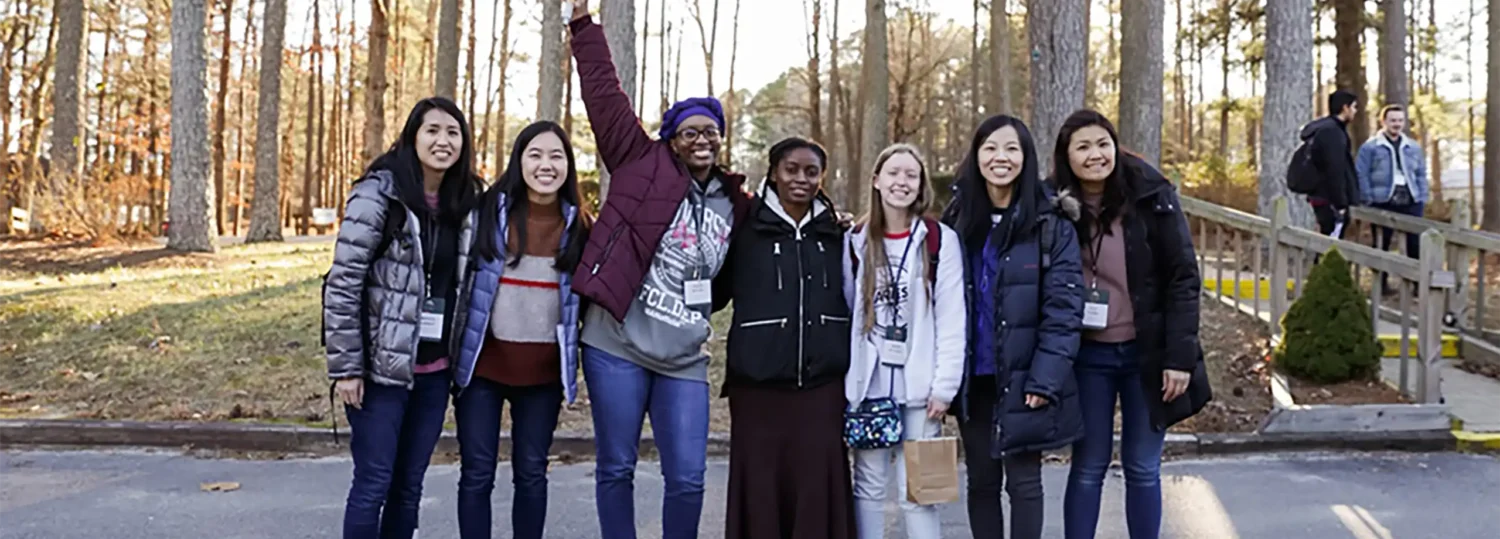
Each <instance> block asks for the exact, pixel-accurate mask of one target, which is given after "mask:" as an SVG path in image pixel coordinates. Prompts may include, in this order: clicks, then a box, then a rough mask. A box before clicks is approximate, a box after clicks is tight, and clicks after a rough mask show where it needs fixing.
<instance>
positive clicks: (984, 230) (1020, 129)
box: [952, 114, 1046, 252]
mask: <svg viewBox="0 0 1500 539" xmlns="http://www.w3.org/2000/svg"><path fill="white" fill-rule="evenodd" d="M1006 127H1010V128H1013V129H1015V130H1016V135H1017V138H1019V139H1020V140H1021V156H1022V158H1023V162H1022V163H1021V174H1020V176H1017V177H1016V180H1015V182H1013V183H1011V187H1010V207H1009V208H1007V209H1006V210H1005V211H1006V218H1005V222H1007V223H1011V225H1010V227H1011V229H1010V230H1011V232H1012V233H1013V234H1019V235H1018V236H1015V237H1016V238H1018V239H1019V238H1027V237H1030V234H1032V233H1033V231H1034V229H1035V228H1036V227H1035V226H1027V224H1029V223H1035V222H1036V217H1037V213H1038V212H1039V211H1040V210H1039V209H1038V208H1037V206H1039V205H1040V201H1041V200H1042V198H1043V197H1044V196H1046V193H1045V191H1044V190H1043V189H1042V180H1041V175H1040V172H1038V165H1040V163H1039V162H1038V161H1037V155H1036V141H1034V140H1033V139H1032V137H1031V129H1028V128H1027V127H1026V122H1023V121H1021V119H1020V118H1016V117H1014V116H1007V115H1003V114H1002V115H999V116H991V117H990V118H989V119H987V120H985V121H984V122H983V123H981V124H979V128H978V129H976V130H974V138H973V140H972V141H971V142H970V143H969V152H968V153H966V154H964V160H963V163H961V164H960V165H959V166H958V178H957V180H956V181H955V182H954V184H953V185H954V189H955V190H956V192H955V193H954V197H953V203H952V204H953V208H955V210H956V211H957V218H956V219H955V220H954V221H953V222H954V228H955V229H956V230H957V232H958V233H959V235H960V236H962V237H963V241H964V245H966V246H968V247H969V249H970V250H971V252H978V250H979V249H983V248H984V242H985V239H986V238H988V237H989V232H990V211H991V210H993V209H994V204H993V203H992V202H990V196H989V191H988V183H989V182H988V180H985V179H984V174H983V173H982V172H980V170H979V166H980V165H979V148H980V147H981V146H984V141H985V139H988V138H990V135H992V134H994V133H995V132H996V131H999V130H1001V129H1004V128H1006Z"/></svg>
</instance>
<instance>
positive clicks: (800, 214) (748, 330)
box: [714, 137, 854, 539]
mask: <svg viewBox="0 0 1500 539" xmlns="http://www.w3.org/2000/svg"><path fill="white" fill-rule="evenodd" d="M770 153H771V156H770V157H771V158H770V164H769V167H768V171H769V172H767V174H766V181H765V183H764V184H763V185H762V186H761V188H760V197H758V198H757V199H756V201H755V205H754V206H753V209H752V210H751V212H750V218H749V221H747V222H746V223H745V226H743V227H740V229H739V230H737V231H736V232H735V235H734V241H732V242H730V246H729V259H728V260H727V261H725V263H724V269H723V270H722V271H720V272H719V277H718V278H716V279H715V281H714V283H715V285H717V286H719V287H720V288H718V289H716V291H715V296H717V297H716V298H715V299H720V298H722V301H729V300H733V301H734V320H733V321H732V324H731V326H730V329H729V346H728V352H729V353H728V355H729V358H728V361H727V367H726V369H725V370H726V372H725V376H724V395H725V396H727V397H729V417H730V429H731V430H730V433H729V437H730V441H729V444H730V445H729V510H728V517H727V518H726V522H725V534H724V536H725V537H726V538H728V539H782V538H787V537H791V538H808V539H812V538H817V539H850V538H852V537H854V502H853V500H854V498H853V495H852V493H851V492H850V485H849V481H850V476H849V458H848V453H847V452H846V451H845V449H844V442H843V438H842V436H840V434H841V433H842V425H843V419H844V391H843V384H841V383H839V382H841V381H843V379H844V374H845V373H846V372H848V371H849V304H848V302H846V301H845V298H844V275H843V271H842V269H841V263H842V262H843V254H844V241H843V237H844V228H845V227H844V226H842V225H841V224H840V223H839V220H838V212H837V210H836V209H835V208H834V206H833V201H832V200H830V199H829V198H828V196H827V195H825V194H824V193H823V175H824V171H825V170H826V169H825V168H824V167H825V166H826V164H827V162H828V154H827V153H826V152H825V151H824V150H823V147H822V146H819V145H818V144H817V143H815V142H812V141H808V140H804V139H801V138H796V137H793V138H789V139H786V140H783V141H781V142H778V143H776V145H774V146H772V147H771V152H770ZM802 276H806V277H805V278H803V277H802ZM719 291H723V293H722V294H721V293H719Z"/></svg>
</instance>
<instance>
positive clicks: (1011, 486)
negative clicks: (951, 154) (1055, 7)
mask: <svg viewBox="0 0 1500 539" xmlns="http://www.w3.org/2000/svg"><path fill="white" fill-rule="evenodd" d="M1039 168H1040V160H1039V159H1038V158H1037V155H1036V144H1035V143H1034V142H1033V141H1032V138H1031V130H1029V129H1027V128H1026V124H1025V123H1024V122H1022V121H1021V120H1020V119H1017V118H1015V117H1011V116H995V117H993V118H990V119H988V120H985V121H984V123H982V124H980V125H979V129H978V130H977V131H976V132H975V133H974V138H973V142H972V143H971V144H970V146H969V153H968V154H966V155H965V156H964V160H963V164H962V165H959V170H958V180H957V182H955V184H954V186H955V193H954V196H953V202H952V203H951V204H949V206H948V211H947V212H946V217H945V219H944V221H945V222H947V223H948V224H949V225H952V226H953V227H954V228H955V229H956V230H957V231H958V235H959V237H960V238H962V241H963V244H964V251H965V253H966V254H967V256H966V257H965V262H966V264H965V265H964V280H965V281H966V283H967V285H968V286H967V288H968V290H969V322H970V324H969V340H968V349H969V353H968V354H967V358H968V360H967V362H966V368H965V369H964V384H963V389H962V390H961V391H960V392H959V399H958V403H959V404H958V406H955V407H956V408H958V409H959V422H958V424H959V433H960V435H961V436H962V437H963V442H964V461H965V462H966V463H967V464H968V474H969V481H968V493H969V495H968V505H969V528H970V529H971V531H972V532H973V534H974V537H1004V536H1005V532H1004V529H1003V524H1004V522H1005V511H1004V510H1003V509H1002V508H1001V505H1000V498H1001V496H1000V491H1001V485H1002V483H1003V484H1004V487H1005V492H1006V493H1008V494H1009V495H1010V518H1011V520H1010V537H1011V539H1040V538H1041V537H1042V514H1043V511H1042V506H1043V498H1042V451H1046V450H1050V449H1057V448H1060V447H1064V446H1066V445H1068V444H1070V443H1073V441H1075V440H1077V439H1078V438H1079V437H1081V436H1083V416H1082V414H1081V413H1080V412H1079V409H1078V384H1077V383H1076V382H1075V381H1074V380H1073V356H1074V355H1075V354H1076V353H1077V352H1078V319H1079V317H1080V316H1082V315H1083V291H1082V287H1083V285H1082V283H1083V274H1082V270H1081V269H1080V263H1079V259H1078V257H1079V254H1078V235H1077V234H1076V233H1075V232H1074V231H1073V227H1072V223H1071V219H1072V218H1076V216H1077V215H1078V201H1077V200H1076V199H1073V198H1072V197H1071V196H1068V195H1067V194H1063V195H1062V196H1056V197H1054V196H1049V193H1048V191H1047V189H1046V188H1045V187H1044V186H1043V185H1042V180H1041V177H1040V176H1039V174H1038V172H1037V170H1038V169H1039Z"/></svg>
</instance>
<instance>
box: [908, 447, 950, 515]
mask: <svg viewBox="0 0 1500 539" xmlns="http://www.w3.org/2000/svg"><path fill="white" fill-rule="evenodd" d="M902 451H903V452H904V453H905V454H906V499H907V501H910V502H912V503H915V504H917V505H933V504H939V503H948V502H956V501H958V438H954V437H946V438H930V439H926V440H911V441H907V442H905V443H904V444H903V445H902Z"/></svg>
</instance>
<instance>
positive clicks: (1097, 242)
mask: <svg viewBox="0 0 1500 539" xmlns="http://www.w3.org/2000/svg"><path fill="white" fill-rule="evenodd" d="M1089 213H1093V212H1089ZM1111 228H1114V227H1113V226H1112V224H1111V223H1105V222H1104V221H1101V220H1099V215H1098V214H1095V215H1094V230H1092V232H1093V236H1092V237H1090V238H1089V250H1088V255H1089V260H1088V262H1089V275H1090V276H1091V277H1090V278H1091V279H1092V281H1091V282H1090V283H1089V288H1099V254H1100V253H1102V252H1104V234H1105V232H1107V231H1109V229H1111Z"/></svg>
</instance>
